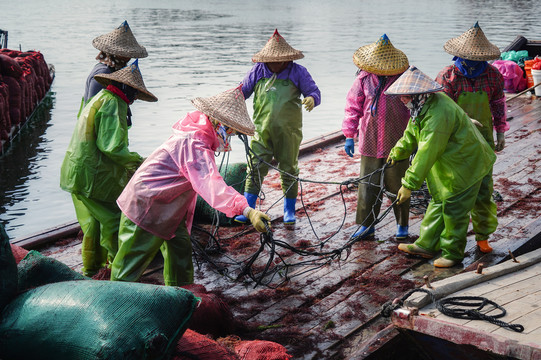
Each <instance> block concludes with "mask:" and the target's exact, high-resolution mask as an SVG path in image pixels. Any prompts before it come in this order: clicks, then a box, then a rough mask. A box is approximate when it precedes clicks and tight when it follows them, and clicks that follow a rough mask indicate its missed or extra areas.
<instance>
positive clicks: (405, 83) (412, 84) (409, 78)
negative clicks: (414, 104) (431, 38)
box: [385, 66, 443, 95]
mask: <svg viewBox="0 0 541 360" xmlns="http://www.w3.org/2000/svg"><path fill="white" fill-rule="evenodd" d="M442 89H443V86H441V85H440V84H438V83H437V82H435V81H434V80H432V79H431V78H430V77H429V76H428V75H426V74H425V73H423V72H422V71H421V70H419V69H417V68H416V67H415V66H410V67H409V68H408V69H407V70H406V71H404V73H403V74H402V75H400V77H399V78H398V79H396V81H395V82H394V83H393V84H392V85H391V86H389V88H388V89H387V90H386V91H385V95H416V94H428V93H433V92H436V91H440V90H442Z"/></svg>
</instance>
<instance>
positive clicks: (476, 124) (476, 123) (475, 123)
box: [470, 118, 483, 128]
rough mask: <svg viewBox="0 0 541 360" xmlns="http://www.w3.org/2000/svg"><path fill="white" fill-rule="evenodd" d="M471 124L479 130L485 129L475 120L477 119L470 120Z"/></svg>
mask: <svg viewBox="0 0 541 360" xmlns="http://www.w3.org/2000/svg"><path fill="white" fill-rule="evenodd" d="M470 120H471V122H472V123H473V124H474V125H475V126H477V127H478V128H482V127H483V124H481V123H480V122H479V121H477V120H475V119H472V118H470Z"/></svg>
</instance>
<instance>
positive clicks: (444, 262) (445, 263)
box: [434, 257, 462, 268]
mask: <svg viewBox="0 0 541 360" xmlns="http://www.w3.org/2000/svg"><path fill="white" fill-rule="evenodd" d="M461 262H462V261H461V260H450V259H446V258H444V257H440V258H437V259H436V260H434V266H435V267H438V268H448V267H453V266H455V265H456V264H460V263H461Z"/></svg>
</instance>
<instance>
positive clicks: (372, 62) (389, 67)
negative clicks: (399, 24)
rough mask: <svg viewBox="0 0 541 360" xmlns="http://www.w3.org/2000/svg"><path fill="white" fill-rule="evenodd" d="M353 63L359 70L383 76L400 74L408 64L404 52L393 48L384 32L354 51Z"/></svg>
mask: <svg viewBox="0 0 541 360" xmlns="http://www.w3.org/2000/svg"><path fill="white" fill-rule="evenodd" d="M353 63H354V64H355V65H357V67H358V68H359V69H361V70H364V71H368V72H370V73H373V74H376V75H384V76H389V75H398V74H401V73H403V72H404V71H405V70H406V69H407V68H408V66H409V62H408V57H407V56H406V54H404V53H403V52H402V51H400V50H398V49H397V48H395V47H394V46H393V44H391V40H389V38H388V37H387V35H385V34H383V36H382V37H380V38H379V40H378V41H376V42H375V43H373V44H369V45H365V46H361V47H360V48H359V49H358V50H357V51H355V53H354V54H353Z"/></svg>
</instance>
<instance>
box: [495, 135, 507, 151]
mask: <svg viewBox="0 0 541 360" xmlns="http://www.w3.org/2000/svg"><path fill="white" fill-rule="evenodd" d="M504 147H505V133H496V151H502V150H503V148H504Z"/></svg>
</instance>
